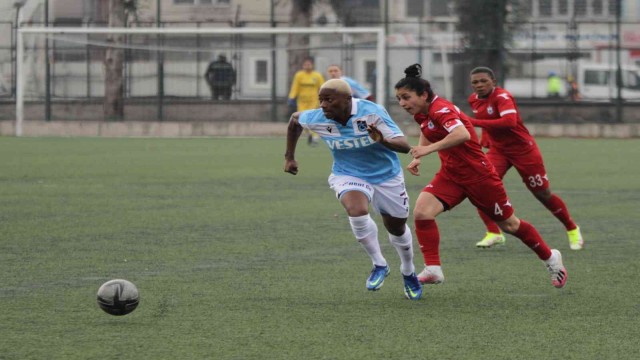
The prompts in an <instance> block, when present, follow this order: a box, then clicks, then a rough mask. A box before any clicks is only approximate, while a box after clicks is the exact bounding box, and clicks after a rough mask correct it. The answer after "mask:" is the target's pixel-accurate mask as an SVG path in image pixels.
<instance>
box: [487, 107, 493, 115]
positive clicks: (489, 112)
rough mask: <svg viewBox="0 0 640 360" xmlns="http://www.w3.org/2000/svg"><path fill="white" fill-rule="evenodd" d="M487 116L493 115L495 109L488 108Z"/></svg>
mask: <svg viewBox="0 0 640 360" xmlns="http://www.w3.org/2000/svg"><path fill="white" fill-rule="evenodd" d="M487 114H489V115H493V108H492V107H491V106H488V107H487Z"/></svg>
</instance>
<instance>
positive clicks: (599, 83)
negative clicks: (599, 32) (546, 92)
mask: <svg viewBox="0 0 640 360" xmlns="http://www.w3.org/2000/svg"><path fill="white" fill-rule="evenodd" d="M616 71H617V67H616V65H615V64H584V65H578V77H577V78H576V80H577V82H578V90H579V91H580V94H581V95H582V98H584V99H611V98H617V97H618V89H617V87H616ZM621 95H622V98H623V99H626V100H632V99H640V71H639V70H638V68H636V67H630V66H622V92H621Z"/></svg>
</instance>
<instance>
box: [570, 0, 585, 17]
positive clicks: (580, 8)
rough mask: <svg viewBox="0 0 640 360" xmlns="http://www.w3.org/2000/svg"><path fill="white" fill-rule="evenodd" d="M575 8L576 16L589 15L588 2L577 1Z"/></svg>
mask: <svg viewBox="0 0 640 360" xmlns="http://www.w3.org/2000/svg"><path fill="white" fill-rule="evenodd" d="M573 6H574V7H575V9H574V12H575V14H576V16H585V15H587V0H575V3H574V4H573Z"/></svg>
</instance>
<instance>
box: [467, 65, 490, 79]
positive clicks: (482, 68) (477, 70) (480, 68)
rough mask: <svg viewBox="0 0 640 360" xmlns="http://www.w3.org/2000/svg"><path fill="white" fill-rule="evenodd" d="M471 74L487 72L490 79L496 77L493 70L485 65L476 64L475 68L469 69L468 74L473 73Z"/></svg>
mask: <svg viewBox="0 0 640 360" xmlns="http://www.w3.org/2000/svg"><path fill="white" fill-rule="evenodd" d="M473 74H487V75H489V77H490V78H491V80H495V79H496V76H495V75H494V74H493V70H491V69H489V68H488V67H486V66H478V67H477V68H474V69H473V70H471V72H470V73H469V75H473Z"/></svg>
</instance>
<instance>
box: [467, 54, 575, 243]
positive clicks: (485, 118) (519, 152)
mask: <svg viewBox="0 0 640 360" xmlns="http://www.w3.org/2000/svg"><path fill="white" fill-rule="evenodd" d="M471 87H472V88H473V91H474V93H473V94H471V96H469V105H471V108H472V109H473V113H474V117H475V118H472V119H470V121H471V124H472V125H473V126H478V127H481V128H482V135H483V138H484V139H486V140H488V146H487V147H489V151H488V152H487V157H488V158H489V160H490V161H491V163H492V164H493V166H494V167H495V168H496V171H497V172H498V175H499V176H500V178H501V179H502V178H504V175H505V174H506V173H507V171H508V170H509V169H510V168H511V167H514V168H516V170H517V171H518V173H519V174H520V176H521V177H522V181H523V182H524V183H525V185H526V186H527V188H528V189H529V191H531V193H533V195H534V196H535V197H536V198H537V199H538V200H539V201H540V202H541V203H542V204H543V205H544V206H545V207H546V208H547V209H549V211H550V212H551V213H552V214H553V216H555V217H556V218H558V220H560V222H561V223H562V224H563V225H564V227H565V228H566V230H567V237H568V238H569V247H570V248H571V249H572V250H580V249H582V247H583V245H584V240H583V239H582V234H581V233H580V228H579V227H578V225H576V223H575V222H574V221H573V219H571V215H570V214H569V210H568V209H567V206H566V205H565V203H564V201H563V200H562V199H561V198H560V197H559V196H558V195H556V194H554V193H552V192H551V190H550V189H549V178H548V177H547V172H546V170H545V168H544V162H543V160H542V155H541V153H540V150H539V149H538V145H536V142H535V140H534V139H533V136H531V134H529V131H528V130H527V128H526V127H525V126H524V123H523V122H522V119H521V118H520V115H519V113H518V107H517V106H516V102H515V100H514V99H513V96H511V94H510V93H509V92H508V91H506V90H505V89H503V88H500V87H498V86H496V79H495V76H494V74H493V71H492V70H491V69H489V68H487V67H477V68H475V69H473V70H471ZM483 145H484V144H483ZM478 213H479V214H480V218H482V221H483V222H484V223H485V225H486V227H487V233H486V234H485V237H484V238H483V239H482V240H480V242H478V243H477V244H476V246H477V247H481V248H489V247H491V246H493V245H499V244H504V242H505V238H504V235H503V234H502V232H501V231H500V228H499V227H498V226H497V225H496V224H495V223H494V222H493V220H491V218H490V217H488V216H487V215H486V214H485V213H483V212H482V211H478Z"/></svg>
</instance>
